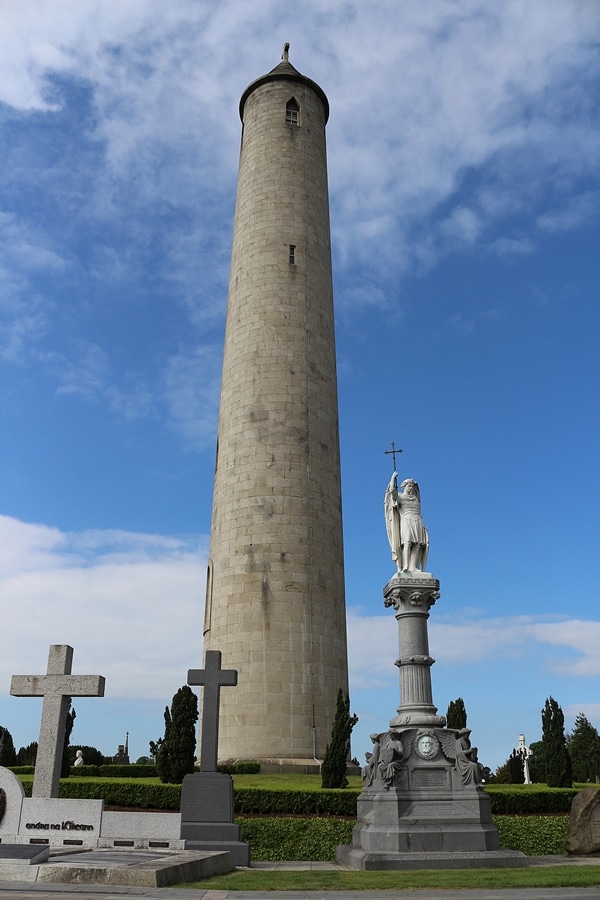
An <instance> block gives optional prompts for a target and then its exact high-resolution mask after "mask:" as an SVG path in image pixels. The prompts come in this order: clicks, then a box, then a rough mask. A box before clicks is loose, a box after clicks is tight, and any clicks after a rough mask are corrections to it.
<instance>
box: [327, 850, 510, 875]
mask: <svg viewBox="0 0 600 900" xmlns="http://www.w3.org/2000/svg"><path fill="white" fill-rule="evenodd" d="M335 859H336V862H339V863H345V864H346V865H348V866H352V868H353V869H360V870H361V871H386V870H387V871H394V870H398V869H491V868H515V867H517V866H525V865H527V857H526V856H525V854H523V853H520V852H519V851H518V850H488V851H486V852H472V853H467V852H459V851H457V852H455V853H434V852H430V853H377V852H371V851H368V850H361V849H360V848H357V847H352V846H350V845H349V844H344V845H342V846H340V847H338V848H337V850H336V854H335Z"/></svg>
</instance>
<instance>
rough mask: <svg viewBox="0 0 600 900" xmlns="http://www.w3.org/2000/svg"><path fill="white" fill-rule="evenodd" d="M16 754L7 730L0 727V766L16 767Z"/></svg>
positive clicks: (10, 735)
mask: <svg viewBox="0 0 600 900" xmlns="http://www.w3.org/2000/svg"><path fill="white" fill-rule="evenodd" d="M16 764H17V752H16V750H15V745H14V743H13V739H12V734H11V733H10V731H9V730H8V728H4V727H3V726H2V725H0V766H16Z"/></svg>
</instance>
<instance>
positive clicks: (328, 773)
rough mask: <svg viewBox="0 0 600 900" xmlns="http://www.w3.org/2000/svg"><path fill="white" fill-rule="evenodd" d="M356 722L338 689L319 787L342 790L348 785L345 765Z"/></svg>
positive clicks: (356, 718)
mask: <svg viewBox="0 0 600 900" xmlns="http://www.w3.org/2000/svg"><path fill="white" fill-rule="evenodd" d="M357 722H358V716H351V715H350V697H349V696H348V695H347V694H346V699H344V694H343V692H342V689H341V688H340V689H339V691H338V695H337V703H336V710H335V718H334V720H333V728H332V729H331V740H330V742H329V743H328V744H327V749H326V750H325V758H324V759H323V765H322V766H321V787H323V788H344V787H347V785H348V779H347V778H346V765H347V761H348V758H349V756H350V735H351V734H352V729H353V728H354V726H355V725H356V723H357Z"/></svg>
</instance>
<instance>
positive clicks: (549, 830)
mask: <svg viewBox="0 0 600 900" xmlns="http://www.w3.org/2000/svg"><path fill="white" fill-rule="evenodd" d="M493 822H494V825H495V826H496V828H497V829H498V834H499V835H500V846H501V847H502V848H503V849H505V850H520V851H521V853H525V854H526V856H552V855H556V854H561V853H564V852H565V841H566V839H567V831H568V829H569V818H568V816H494V817H493Z"/></svg>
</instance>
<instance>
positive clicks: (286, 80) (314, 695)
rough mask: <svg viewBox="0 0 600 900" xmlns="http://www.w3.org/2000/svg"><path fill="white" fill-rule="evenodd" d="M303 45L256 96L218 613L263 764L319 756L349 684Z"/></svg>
mask: <svg viewBox="0 0 600 900" xmlns="http://www.w3.org/2000/svg"><path fill="white" fill-rule="evenodd" d="M287 50H288V45H286V46H285V48H284V54H283V61H282V62H281V63H280V64H279V65H278V66H277V67H276V68H275V69H273V70H272V71H271V72H269V73H268V74H267V75H263V76H262V77H261V78H258V79H257V80H256V81H254V82H252V84H250V85H249V87H247V88H246V90H245V91H244V93H243V95H242V98H241V101H240V116H241V119H242V123H243V126H242V144H241V153H240V167H239V178H238V192H237V201H236V211H235V224H234V235H233V250H232V261H231V278H230V285H229V304H228V312H227V326H226V333H225V352H224V360H223V379H222V387H221V405H220V413H219V428H218V438H217V459H216V469H215V487H214V497H213V513H212V531H211V545H210V560H209V567H208V581H207V592H206V593H207V595H206V613H205V624H204V646H205V649H208V650H212V649H215V650H221V651H222V654H223V666H224V667H226V668H228V669H229V668H235V669H237V670H238V673H239V678H238V686H237V687H236V688H235V689H232V690H227V691H223V692H222V694H221V715H220V727H219V734H220V736H219V758H220V759H221V760H225V759H242V760H243V759H245V760H250V759H252V760H260V761H261V762H262V765H263V771H265V770H266V769H267V767H269V766H273V767H281V766H284V767H293V768H307V769H311V768H314V767H315V766H316V765H317V763H316V762H315V760H322V758H323V755H324V753H325V748H326V745H327V742H328V740H329V738H330V735H331V727H332V723H333V718H334V714H335V705H336V697H337V693H338V690H339V689H340V688H342V690H343V691H344V693H346V692H347V690H348V663H347V648H346V616H345V600H344V573H343V547H342V510H341V491H340V463H339V434H338V406H337V383H336V362H335V340H334V320H333V291H332V277H331V250H330V234H329V201H328V191H327V161H326V149H325V124H326V122H327V118H328V113H329V104H328V102H327V98H326V96H325V94H324V92H323V91H322V90H321V88H320V87H319V85H317V84H315V82H314V81H311V80H310V79H309V78H306V77H305V76H304V75H301V74H300V73H299V72H298V71H297V70H296V69H295V68H294V67H293V66H292V65H291V64H290V62H289V61H288V53H287Z"/></svg>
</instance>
